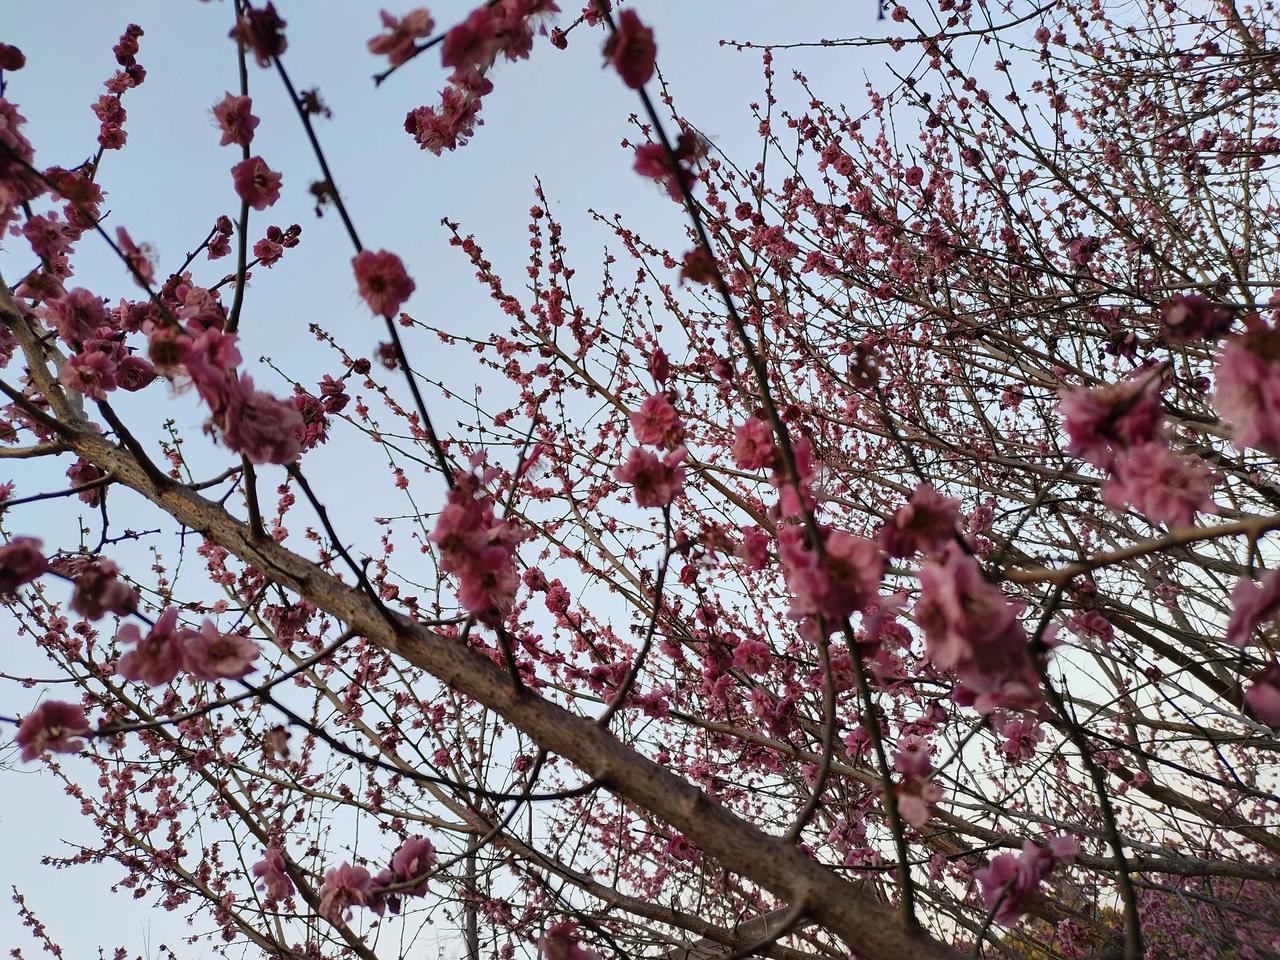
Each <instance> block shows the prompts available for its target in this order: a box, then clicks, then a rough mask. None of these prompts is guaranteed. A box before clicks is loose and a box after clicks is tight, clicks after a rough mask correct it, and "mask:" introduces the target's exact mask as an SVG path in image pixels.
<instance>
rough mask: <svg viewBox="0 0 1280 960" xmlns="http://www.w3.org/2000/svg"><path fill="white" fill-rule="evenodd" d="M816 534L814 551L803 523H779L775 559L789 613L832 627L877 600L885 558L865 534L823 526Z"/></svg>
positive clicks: (829, 629)
mask: <svg viewBox="0 0 1280 960" xmlns="http://www.w3.org/2000/svg"><path fill="white" fill-rule="evenodd" d="M821 534H822V538H823V551H822V553H821V555H819V553H818V551H817V550H815V549H813V548H812V546H811V545H810V544H809V542H808V540H807V531H806V528H805V527H803V526H800V525H796V524H786V525H784V526H781V527H779V529H778V557H779V559H780V560H781V561H782V572H783V574H784V576H785V577H786V583H787V591H788V592H789V593H790V594H791V611H790V616H791V617H792V618H793V619H796V620H804V619H812V618H817V617H822V618H823V619H824V620H825V621H826V627H827V630H828V631H831V630H835V629H838V628H839V625H840V623H841V622H842V621H843V620H844V619H845V618H846V617H848V616H849V615H850V614H851V613H853V612H854V611H855V610H861V609H863V608H864V607H866V606H868V605H869V604H870V603H871V602H872V601H873V600H875V599H876V596H877V591H878V589H879V587H880V580H881V577H882V576H883V575H884V558H883V557H882V556H881V553H880V547H879V546H878V545H877V544H876V543H875V542H874V541H872V540H868V539H866V538H865V537H856V536H853V535H852V534H850V533H847V532H845V531H844V530H836V529H833V528H831V527H822V528H821Z"/></svg>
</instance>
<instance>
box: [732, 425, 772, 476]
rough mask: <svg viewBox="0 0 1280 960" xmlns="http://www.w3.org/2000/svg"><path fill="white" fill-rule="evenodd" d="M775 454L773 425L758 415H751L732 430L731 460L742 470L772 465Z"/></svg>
mask: <svg viewBox="0 0 1280 960" xmlns="http://www.w3.org/2000/svg"><path fill="white" fill-rule="evenodd" d="M777 455H778V451H777V448H776V447H775V446H774V445H773V427H771V426H769V424H767V423H766V422H765V421H763V420H761V419H760V418H759V417H752V418H751V419H750V420H747V421H745V422H744V423H742V424H739V425H738V427H737V428H735V430H734V431H733V462H734V463H736V464H737V465H738V466H739V467H741V468H742V469H743V470H759V469H761V468H762V467H772V466H773V465H774V461H775V459H776V457H777Z"/></svg>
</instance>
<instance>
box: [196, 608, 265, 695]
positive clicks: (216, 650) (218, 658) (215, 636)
mask: <svg viewBox="0 0 1280 960" xmlns="http://www.w3.org/2000/svg"><path fill="white" fill-rule="evenodd" d="M181 642H182V663H183V666H184V667H186V670H187V672H188V673H189V674H191V675H192V676H193V677H195V678H196V679H197V680H210V681H212V680H224V679H226V680H238V679H240V678H241V677H244V676H247V675H248V674H250V673H252V672H253V670H254V666H253V661H255V660H257V659H258V654H259V653H260V652H261V650H260V649H259V648H258V645H257V644H256V643H254V642H253V641H252V640H250V639H249V638H248V637H243V636H241V635H240V634H238V633H225V634H224V633H220V632H219V631H218V628H217V627H215V626H214V625H213V621H211V620H205V621H204V622H203V623H202V624H200V629H199V630H186V631H184V632H183V634H182V638H181Z"/></svg>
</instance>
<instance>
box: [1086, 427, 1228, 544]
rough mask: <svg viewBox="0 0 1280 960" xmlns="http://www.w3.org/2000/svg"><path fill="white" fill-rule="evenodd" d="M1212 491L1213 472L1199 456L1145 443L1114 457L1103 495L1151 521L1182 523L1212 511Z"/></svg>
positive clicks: (1114, 506)
mask: <svg viewBox="0 0 1280 960" xmlns="http://www.w3.org/2000/svg"><path fill="white" fill-rule="evenodd" d="M1212 492H1213V474H1212V472H1211V471H1210V470H1209V468H1208V467H1207V466H1205V464H1204V463H1203V462H1202V461H1201V460H1199V459H1198V458H1195V457H1190V456H1183V455H1181V454H1177V453H1174V452H1173V451H1172V450H1170V449H1169V448H1168V447H1166V446H1165V445H1164V444H1162V443H1144V444H1141V445H1139V446H1136V447H1133V448H1131V449H1129V450H1126V451H1124V452H1123V453H1122V454H1120V455H1119V456H1118V457H1116V459H1115V462H1114V463H1113V464H1112V470H1111V479H1109V480H1108V481H1107V483H1106V485H1105V486H1104V487H1103V488H1102V498H1103V500H1105V501H1106V504H1107V506H1109V507H1110V508H1111V509H1113V510H1122V509H1123V508H1124V507H1125V505H1126V504H1129V505H1131V506H1132V507H1133V508H1134V509H1135V510H1137V511H1138V513H1140V514H1142V515H1143V516H1144V517H1146V518H1147V520H1148V521H1149V522H1150V523H1153V524H1156V523H1168V524H1175V525H1183V524H1188V523H1191V521H1192V520H1194V519H1195V515H1196V514H1197V513H1198V512H1200V511H1202V510H1203V511H1206V512H1210V513H1212V512H1213V511H1214V506H1213V502H1212V500H1211V498H1210V494H1211V493H1212Z"/></svg>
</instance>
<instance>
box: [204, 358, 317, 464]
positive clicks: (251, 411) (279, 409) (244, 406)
mask: <svg viewBox="0 0 1280 960" xmlns="http://www.w3.org/2000/svg"><path fill="white" fill-rule="evenodd" d="M234 383H235V384H236V386H235V388H234V389H233V390H232V391H231V392H230V397H231V400H230V402H229V403H228V404H227V406H226V409H225V412H224V416H223V420H222V439H223V440H224V441H225V442H226V444H227V446H228V447H230V448H231V449H232V450H235V451H236V452H237V453H242V454H244V455H245V457H246V458H247V459H248V460H249V462H250V463H279V464H290V463H293V461H295V460H297V459H298V455H299V454H300V453H301V452H302V437H303V436H304V435H305V431H306V425H305V424H304V423H303V420H302V414H300V413H299V412H298V410H297V408H296V407H295V406H294V405H293V404H292V403H290V402H289V401H287V400H280V399H278V398H276V397H273V396H272V395H271V394H269V393H266V392H265V391H262V390H256V389H254V386H253V381H252V380H251V379H250V378H249V377H240V378H238V379H237V380H236V381H234Z"/></svg>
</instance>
